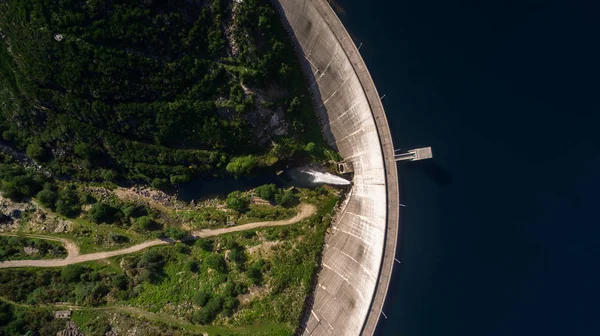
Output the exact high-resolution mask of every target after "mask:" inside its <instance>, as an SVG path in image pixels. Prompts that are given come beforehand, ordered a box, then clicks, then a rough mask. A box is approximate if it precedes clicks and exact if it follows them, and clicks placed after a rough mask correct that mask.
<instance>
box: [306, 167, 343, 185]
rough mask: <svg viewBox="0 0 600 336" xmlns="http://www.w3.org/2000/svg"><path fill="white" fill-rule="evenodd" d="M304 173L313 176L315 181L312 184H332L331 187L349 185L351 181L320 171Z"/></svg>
mask: <svg viewBox="0 0 600 336" xmlns="http://www.w3.org/2000/svg"><path fill="white" fill-rule="evenodd" d="M303 172H304V173H307V174H309V175H311V176H312V177H313V180H312V181H311V182H312V183H317V184H321V183H322V184H330V185H349V184H350V181H348V180H346V179H345V178H342V177H339V176H336V175H333V174H329V173H322V172H319V171H315V170H305V171H303Z"/></svg>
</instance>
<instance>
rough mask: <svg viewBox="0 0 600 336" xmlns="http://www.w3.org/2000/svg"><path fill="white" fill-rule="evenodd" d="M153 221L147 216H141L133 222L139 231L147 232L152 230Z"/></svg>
mask: <svg viewBox="0 0 600 336" xmlns="http://www.w3.org/2000/svg"><path fill="white" fill-rule="evenodd" d="M154 224H155V223H154V220H153V219H152V218H150V217H148V216H142V217H140V218H138V219H136V220H135V225H136V227H137V228H138V229H139V230H141V231H149V230H152V229H153V228H154Z"/></svg>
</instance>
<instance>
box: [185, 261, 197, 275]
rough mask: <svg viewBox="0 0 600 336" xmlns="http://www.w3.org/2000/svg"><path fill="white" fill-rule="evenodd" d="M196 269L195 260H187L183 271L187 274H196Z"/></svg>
mask: <svg viewBox="0 0 600 336" xmlns="http://www.w3.org/2000/svg"><path fill="white" fill-rule="evenodd" d="M198 269H199V267H198V262H196V261H195V260H189V261H188V262H186V263H185V270H186V271H188V272H192V273H196V272H198Z"/></svg>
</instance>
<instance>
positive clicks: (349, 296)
mask: <svg viewBox="0 0 600 336" xmlns="http://www.w3.org/2000/svg"><path fill="white" fill-rule="evenodd" d="M273 2H274V4H275V5H276V7H277V8H278V10H279V12H280V15H281V17H282V20H283V22H284V25H286V28H287V29H288V31H289V32H290V34H291V35H292V39H293V40H294V43H295V45H296V48H297V51H298V53H299V59H300V61H301V63H302V65H303V67H304V70H305V73H306V74H307V76H308V80H309V84H310V86H311V91H312V92H313V94H314V95H315V103H316V106H317V108H318V110H319V111H318V113H319V114H320V116H321V118H322V121H323V123H322V124H323V125H322V126H323V132H324V134H325V135H326V138H328V140H329V141H330V142H332V143H333V145H334V146H335V147H336V148H337V150H338V151H339V153H340V154H341V156H342V157H343V158H344V161H345V162H349V163H350V164H351V165H352V167H353V170H354V178H353V186H352V190H351V192H350V195H349V197H348V199H347V201H346V203H345V205H344V206H343V207H342V210H341V211H340V212H339V213H338V214H337V215H336V219H335V221H334V222H333V224H332V228H331V232H330V233H329V234H328V236H327V237H326V240H325V247H324V250H323V257H322V261H321V267H320V269H319V272H318V276H317V285H316V288H315V289H314V297H313V299H312V300H311V302H309V304H308V307H307V310H308V311H306V312H305V315H306V316H307V318H305V319H304V320H303V321H302V325H301V326H300V333H301V334H303V335H372V334H373V333H374V332H375V328H376V326H377V322H378V320H379V317H380V315H381V309H382V307H383V304H384V301H385V297H386V294H387V289H388V285H389V281H390V277H391V273H392V268H393V263H394V256H395V250H396V241H397V235H398V220H399V194H398V175H397V170H396V163H395V160H394V147H393V144H392V138H391V134H390V131H389V126H388V124H387V120H386V117H385V112H384V110H383V106H382V105H381V100H380V98H379V95H378V93H377V90H376V88H375V85H374V83H373V80H372V79H371V76H370V74H369V72H368V70H367V68H366V66H365V64H364V62H363V60H362V58H361V56H360V54H359V53H358V50H357V48H356V46H355V44H354V42H353V41H352V39H351V38H350V36H349V34H348V33H347V31H346V29H345V28H344V26H343V24H342V23H341V21H340V20H339V19H338V17H337V15H336V14H335V13H334V12H333V10H332V9H331V7H330V6H329V5H328V3H327V2H326V1H325V0H278V1H273Z"/></svg>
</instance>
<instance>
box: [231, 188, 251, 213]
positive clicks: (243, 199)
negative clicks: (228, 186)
mask: <svg viewBox="0 0 600 336" xmlns="http://www.w3.org/2000/svg"><path fill="white" fill-rule="evenodd" d="M226 202H227V207H228V208H229V209H233V210H235V211H239V212H245V211H246V210H248V205H249V204H250V199H249V198H248V196H245V195H244V194H242V193H241V192H239V191H234V192H232V193H230V194H229V195H227V200H226Z"/></svg>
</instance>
